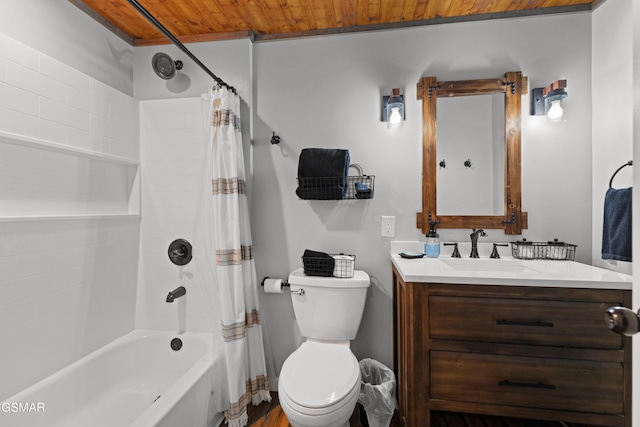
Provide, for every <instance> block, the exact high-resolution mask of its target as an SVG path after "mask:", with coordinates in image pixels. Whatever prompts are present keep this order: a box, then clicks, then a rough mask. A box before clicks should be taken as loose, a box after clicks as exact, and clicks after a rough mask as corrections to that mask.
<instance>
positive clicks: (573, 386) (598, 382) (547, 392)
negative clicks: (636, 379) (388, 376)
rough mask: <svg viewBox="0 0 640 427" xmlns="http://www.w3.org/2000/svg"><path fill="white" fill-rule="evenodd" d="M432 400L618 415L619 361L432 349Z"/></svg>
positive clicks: (620, 397) (620, 407)
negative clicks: (577, 359)
mask: <svg viewBox="0 0 640 427" xmlns="http://www.w3.org/2000/svg"><path fill="white" fill-rule="evenodd" d="M430 367H431V374H430V377H431V382H430V384H431V385H430V392H431V399H443V400H453V401H458V402H460V401H462V402H470V403H483V404H496V402H500V405H507V406H518V407H527V408H537V409H558V410H564V411H579V412H585V411H586V412H591V413H597V414H609V415H619V414H622V411H623V401H624V396H623V370H622V365H621V364H619V363H609V362H606V363H603V362H589V361H576V360H563V359H540V358H533V357H516V356H499V355H487V354H476V353H459V352H447V351H432V352H431V362H430Z"/></svg>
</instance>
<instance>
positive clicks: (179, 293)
mask: <svg viewBox="0 0 640 427" xmlns="http://www.w3.org/2000/svg"><path fill="white" fill-rule="evenodd" d="M186 293H187V290H186V289H185V288H184V286H180V287H179V288H175V289H174V290H172V291H171V292H169V295H167V302H173V300H174V299H176V298H180V297H181V296H184V294H186Z"/></svg>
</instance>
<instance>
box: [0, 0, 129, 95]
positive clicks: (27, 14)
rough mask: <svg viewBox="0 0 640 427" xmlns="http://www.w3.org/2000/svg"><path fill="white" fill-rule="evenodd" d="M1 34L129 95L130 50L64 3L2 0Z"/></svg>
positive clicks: (122, 42) (39, 0)
mask: <svg viewBox="0 0 640 427" xmlns="http://www.w3.org/2000/svg"><path fill="white" fill-rule="evenodd" d="M0 28H1V29H2V32H3V33H4V34H6V35H8V36H11V37H12V38H14V39H16V40H20V41H21V42H22V43H24V44H26V45H28V46H30V47H32V48H34V49H37V50H38V51H40V52H42V53H44V54H46V55H48V56H51V57H53V58H56V59H57V60H58V61H60V62H62V63H64V64H66V65H68V66H70V67H73V68H74V69H76V70H78V71H80V72H82V73H84V74H87V75H90V76H92V77H93V78H95V79H97V80H99V81H101V82H103V83H105V84H107V85H109V86H111V87H113V88H116V89H118V90H119V91H122V92H124V93H125V94H127V95H131V94H132V93H133V91H132V89H133V48H132V47H131V46H130V45H129V44H128V43H126V42H124V41H123V40H122V39H120V38H119V37H117V36H116V35H114V34H113V33H112V32H111V31H109V30H107V29H106V28H104V27H103V26H102V25H100V24H98V23H97V22H96V21H94V20H93V19H91V18H89V16H88V15H87V14H85V13H84V12H82V11H81V10H80V9H78V8H77V7H76V6H74V5H73V4H71V3H70V2H68V1H65V0H56V1H42V0H20V1H10V0H3V1H2V2H0Z"/></svg>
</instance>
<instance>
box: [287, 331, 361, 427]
mask: <svg viewBox="0 0 640 427" xmlns="http://www.w3.org/2000/svg"><path fill="white" fill-rule="evenodd" d="M359 392H360V368H359V365H358V360H357V359H356V357H355V356H354V355H353V353H352V352H351V349H350V347H349V343H348V342H342V343H337V342H331V343H327V342H315V341H312V340H309V341H306V342H304V343H303V344H302V345H301V346H300V347H299V348H298V349H297V350H296V351H295V352H293V353H292V354H291V355H290V356H289V357H288V358H287V360H286V361H285V363H284V365H283V366H282V371H281V372H280V378H279V381H278V397H279V400H280V405H281V406H282V409H283V410H284V412H285V414H286V415H287V419H288V420H289V423H290V424H291V425H292V426H293V427H345V426H348V425H349V418H350V417H351V414H352V413H353V410H354V409H355V406H356V403H357V402H358V395H359Z"/></svg>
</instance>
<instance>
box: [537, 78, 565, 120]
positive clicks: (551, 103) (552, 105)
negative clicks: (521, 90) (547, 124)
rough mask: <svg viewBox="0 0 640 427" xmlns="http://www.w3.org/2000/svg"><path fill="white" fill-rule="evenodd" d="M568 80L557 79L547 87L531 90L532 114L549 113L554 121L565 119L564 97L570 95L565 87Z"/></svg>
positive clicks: (548, 116)
mask: <svg viewBox="0 0 640 427" xmlns="http://www.w3.org/2000/svg"><path fill="white" fill-rule="evenodd" d="M566 87H567V81H566V80H556V81H555V82H553V83H551V84H550V85H549V86H547V87H544V88H542V87H537V88H535V89H533V90H532V91H531V115H532V116H541V115H543V114H546V115H547V118H548V119H549V120H551V121H552V122H560V121H562V120H563V119H564V106H563V104H562V103H563V101H564V99H565V98H566V97H567V96H569V94H568V93H567V91H566V90H565V88H566Z"/></svg>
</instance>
